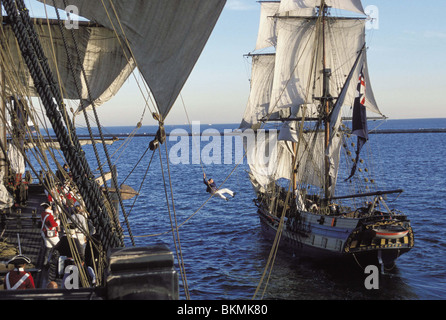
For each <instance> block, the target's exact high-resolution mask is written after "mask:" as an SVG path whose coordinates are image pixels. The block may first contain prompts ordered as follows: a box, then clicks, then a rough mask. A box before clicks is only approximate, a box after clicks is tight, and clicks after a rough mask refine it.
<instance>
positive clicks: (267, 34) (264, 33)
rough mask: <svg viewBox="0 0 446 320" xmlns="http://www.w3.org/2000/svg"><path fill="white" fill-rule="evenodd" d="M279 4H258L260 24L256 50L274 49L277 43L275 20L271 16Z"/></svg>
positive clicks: (276, 10) (276, 2)
mask: <svg viewBox="0 0 446 320" xmlns="http://www.w3.org/2000/svg"><path fill="white" fill-rule="evenodd" d="M279 5H280V2H278V1H275V2H273V1H271V2H270V1H268V2H266V1H265V2H260V23H259V33H258V35H257V42H256V50H259V49H264V48H268V47H275V46H276V42H277V34H276V21H277V20H276V19H274V18H273V16H274V15H275V14H276V13H277V12H278V10H279Z"/></svg>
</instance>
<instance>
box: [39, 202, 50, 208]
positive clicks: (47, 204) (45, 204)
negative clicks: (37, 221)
mask: <svg viewBox="0 0 446 320" xmlns="http://www.w3.org/2000/svg"><path fill="white" fill-rule="evenodd" d="M40 206H41V207H44V208H48V207H51V205H50V204H49V203H48V202H42V203H41V204H40Z"/></svg>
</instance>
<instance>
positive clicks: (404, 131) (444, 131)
mask: <svg viewBox="0 0 446 320" xmlns="http://www.w3.org/2000/svg"><path fill="white" fill-rule="evenodd" d="M397 133H400V134H401V133H446V128H443V129H441V128H440V129H382V130H371V131H369V134H397ZM130 135H131V134H130V133H117V134H104V135H103V136H104V138H122V137H125V138H126V137H129V136H130ZM155 135H156V133H137V134H132V136H133V137H154V136H155ZM166 135H167V136H171V134H170V133H168V132H167V133H166ZM192 135H196V136H197V135H201V136H216V135H217V133H193V134H192V133H184V134H178V133H174V134H172V136H173V137H177V136H189V137H190V136H192ZM219 135H220V136H223V135H238V133H237V132H233V133H229V134H225V133H223V132H220V134H219ZM94 136H95V137H97V135H94ZM78 137H79V138H90V136H89V135H87V134H80V135H78Z"/></svg>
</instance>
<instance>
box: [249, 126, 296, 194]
mask: <svg viewBox="0 0 446 320" xmlns="http://www.w3.org/2000/svg"><path fill="white" fill-rule="evenodd" d="M243 135H244V136H248V138H247V142H245V143H244V147H245V150H246V157H247V161H248V165H249V168H250V171H251V174H252V176H253V177H254V178H255V180H256V182H257V184H259V186H261V187H263V188H264V189H267V186H268V185H269V184H270V183H271V182H273V181H275V180H278V179H280V178H285V179H291V176H292V170H291V166H292V153H291V152H290V150H289V148H287V147H286V143H285V142H284V141H278V139H277V132H275V131H274V130H273V131H269V132H268V131H265V130H259V131H257V132H256V133H254V132H253V131H252V130H247V131H245V132H244V134H243Z"/></svg>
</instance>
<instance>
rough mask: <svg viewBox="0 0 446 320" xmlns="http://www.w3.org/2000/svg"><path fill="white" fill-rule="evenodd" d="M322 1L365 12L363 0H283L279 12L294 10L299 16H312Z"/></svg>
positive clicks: (327, 4)
mask: <svg viewBox="0 0 446 320" xmlns="http://www.w3.org/2000/svg"><path fill="white" fill-rule="evenodd" d="M322 2H325V5H326V6H328V7H332V8H336V9H341V10H348V11H352V12H355V13H360V14H365V13H364V8H363V7H362V4H361V0H325V1H321V0H282V1H281V3H280V10H279V12H280V13H284V12H287V11H292V12H293V14H295V15H297V16H312V15H313V14H314V13H315V8H316V7H320V6H321V3H322Z"/></svg>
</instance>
